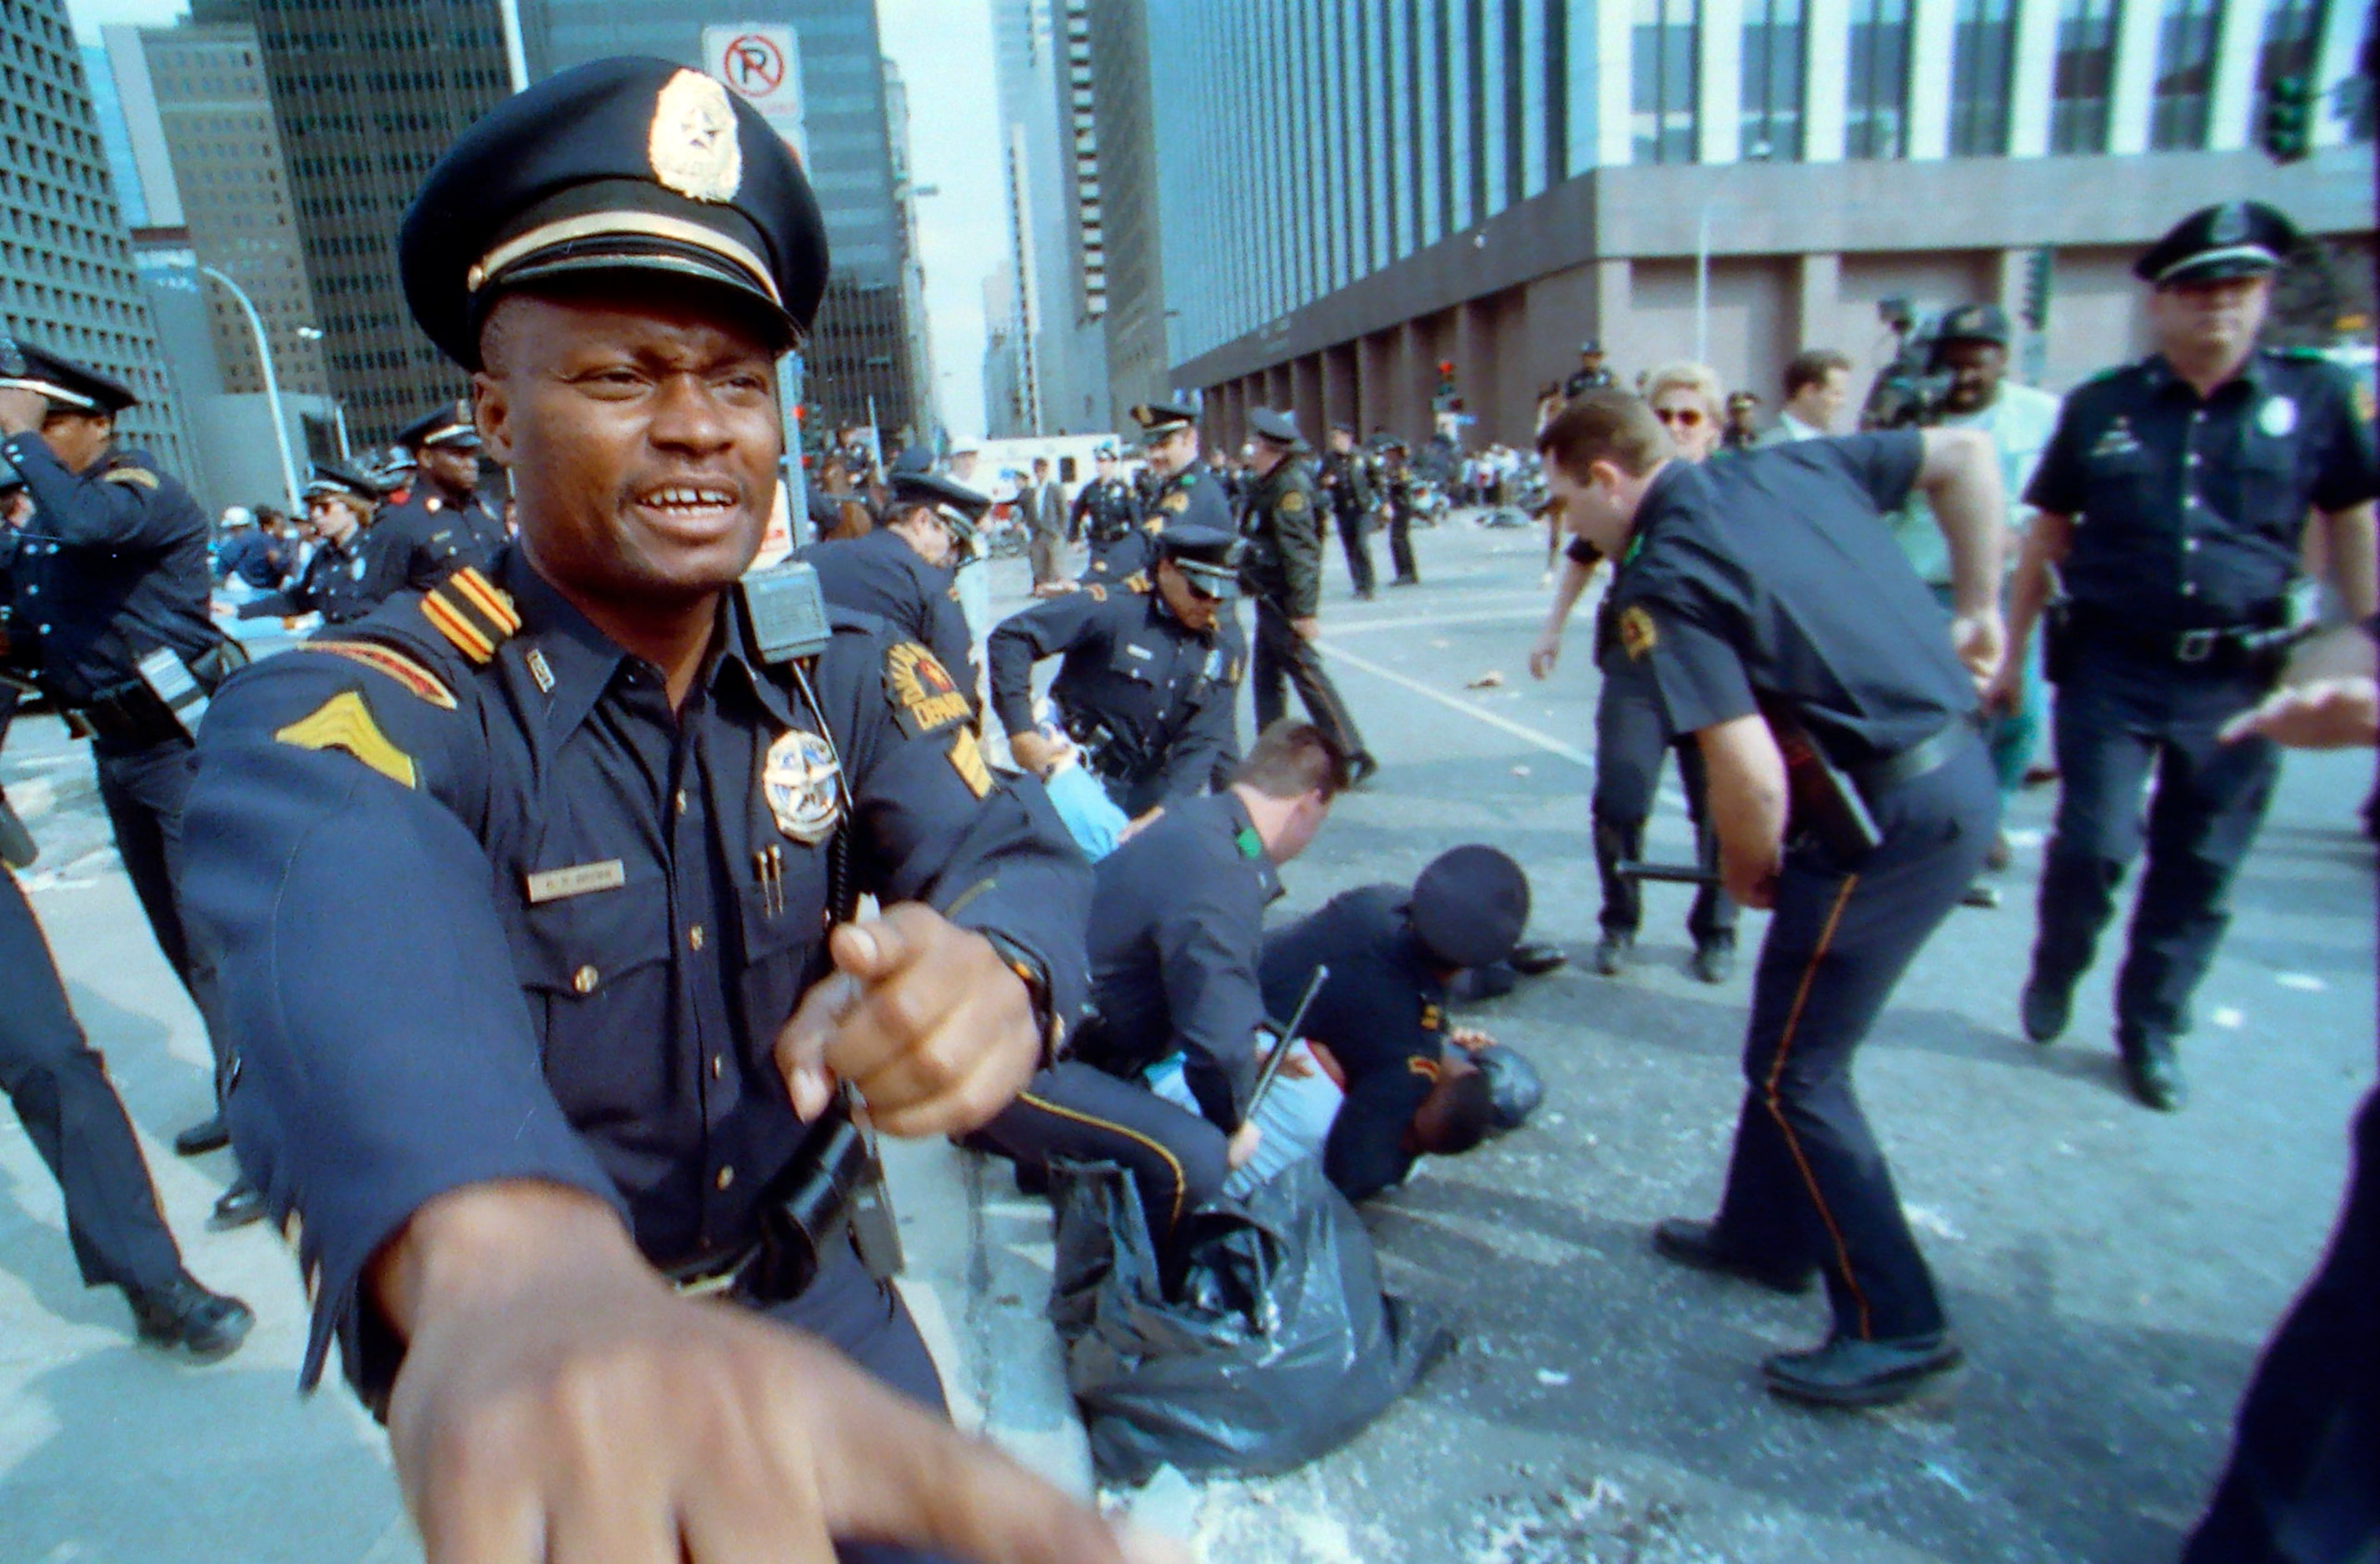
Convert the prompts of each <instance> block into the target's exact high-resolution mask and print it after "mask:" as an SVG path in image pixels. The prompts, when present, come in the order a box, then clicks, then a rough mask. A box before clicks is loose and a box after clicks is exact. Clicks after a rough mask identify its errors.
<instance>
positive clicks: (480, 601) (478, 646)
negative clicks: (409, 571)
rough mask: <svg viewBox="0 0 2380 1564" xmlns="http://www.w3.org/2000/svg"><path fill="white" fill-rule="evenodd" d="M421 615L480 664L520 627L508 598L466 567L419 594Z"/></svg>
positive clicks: (472, 568)
mask: <svg viewBox="0 0 2380 1564" xmlns="http://www.w3.org/2000/svg"><path fill="white" fill-rule="evenodd" d="M421 613H422V617H424V618H426V619H428V620H429V621H430V624H431V628H433V629H435V630H436V631H437V632H438V633H439V634H440V635H442V636H443V637H446V638H447V639H448V640H450V641H452V642H454V643H455V649H456V650H457V651H460V652H461V653H462V654H463V655H464V656H466V657H468V658H469V659H470V660H471V661H473V662H475V663H480V664H482V665H484V664H485V663H487V662H488V661H490V660H492V658H494V656H495V655H496V648H497V647H499V646H501V645H502V644H504V642H505V641H507V640H510V639H511V638H512V637H513V636H514V635H515V634H516V632H517V631H518V630H519V629H520V626H521V621H520V615H519V614H518V613H517V612H515V611H514V609H513V600H512V599H511V598H509V597H507V596H506V595H505V594H504V592H503V591H502V590H500V589H499V588H497V587H496V586H495V585H494V584H493V583H492V582H491V581H489V579H488V578H487V577H486V576H482V575H480V572H479V570H478V569H477V568H476V567H475V566H472V565H468V564H467V565H465V566H464V567H463V568H462V569H460V570H458V571H456V572H455V574H454V575H452V576H448V577H446V579H445V580H443V581H442V582H440V583H439V584H438V585H437V586H435V587H432V588H430V590H428V591H427V592H424V593H423V594H422V595H421Z"/></svg>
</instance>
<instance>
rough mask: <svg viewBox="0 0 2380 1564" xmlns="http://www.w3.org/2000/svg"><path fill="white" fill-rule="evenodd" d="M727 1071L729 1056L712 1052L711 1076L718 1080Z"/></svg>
mask: <svg viewBox="0 0 2380 1564" xmlns="http://www.w3.org/2000/svg"><path fill="white" fill-rule="evenodd" d="M726 1073H727V1056H726V1055H725V1054H723V1053H714V1054H712V1055H711V1056H710V1078H711V1079H712V1080H714V1081H716V1080H719V1079H721V1078H722V1077H723V1076H725V1075H726Z"/></svg>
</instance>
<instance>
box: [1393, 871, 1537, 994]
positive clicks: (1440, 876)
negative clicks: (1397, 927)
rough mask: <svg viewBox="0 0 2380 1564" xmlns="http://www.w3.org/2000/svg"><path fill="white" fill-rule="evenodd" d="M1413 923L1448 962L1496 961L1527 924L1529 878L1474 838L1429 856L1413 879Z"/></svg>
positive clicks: (1419, 935) (1429, 948)
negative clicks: (1423, 866)
mask: <svg viewBox="0 0 2380 1564" xmlns="http://www.w3.org/2000/svg"><path fill="white" fill-rule="evenodd" d="M1412 905H1413V927H1414V933H1415V936H1416V937H1417V938H1419V940H1421V942H1422V945H1423V947H1424V948H1425V949H1426V950H1427V951H1428V952H1429V953H1430V954H1431V955H1433V956H1435V957H1437V958H1438V959H1439V961H1441V962H1443V963H1444V964H1447V965H1448V966H1486V965H1488V964H1490V963H1493V962H1500V961H1502V960H1503V959H1504V958H1505V957H1506V956H1509V955H1511V954H1512V947H1513V946H1514V945H1517V944H1519V943H1520V940H1521V931H1522V930H1523V929H1524V928H1526V927H1528V925H1529V877H1528V876H1527V875H1525V874H1523V873H1522V872H1521V866H1520V865H1518V864H1516V863H1514V862H1513V861H1512V858H1511V857H1510V856H1509V855H1506V854H1503V853H1500V852H1499V851H1497V850H1496V849H1495V848H1493V847H1487V846H1482V845H1479V844H1477V843H1474V844H1472V845H1470V846H1467V847H1456V848H1452V849H1451V850H1449V851H1447V852H1444V853H1441V854H1439V855H1438V856H1437V857H1435V858H1433V859H1431V860H1430V863H1429V867H1427V868H1425V869H1423V870H1422V871H1421V878H1420V879H1416V880H1415V881H1414V888H1413V903H1412Z"/></svg>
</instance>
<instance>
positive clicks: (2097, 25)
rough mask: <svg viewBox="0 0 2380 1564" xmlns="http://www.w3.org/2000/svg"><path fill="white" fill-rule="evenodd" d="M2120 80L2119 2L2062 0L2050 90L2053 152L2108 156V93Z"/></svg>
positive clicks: (2050, 123)
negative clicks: (2117, 30)
mask: <svg viewBox="0 0 2380 1564" xmlns="http://www.w3.org/2000/svg"><path fill="white" fill-rule="evenodd" d="M2115 79H2116V0H2062V4H2060V6H2058V59H2057V64H2056V67H2054V71H2053V74H2052V76H2051V79H2050V88H2049V150H2050V151H2051V152H2106V151H2107V102H2108V92H2109V91H2110V89H2111V87H2112V86H2113V84H2114V82H2115Z"/></svg>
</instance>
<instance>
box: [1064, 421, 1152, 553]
mask: <svg viewBox="0 0 2380 1564" xmlns="http://www.w3.org/2000/svg"><path fill="white" fill-rule="evenodd" d="M1139 527H1140V501H1139V500H1138V498H1137V497H1135V495H1134V493H1133V491H1132V485H1131V484H1129V483H1127V482H1125V481H1124V479H1123V473H1122V471H1121V464H1120V463H1119V462H1118V460H1117V456H1116V448H1115V447H1114V446H1112V445H1108V444H1102V445H1100V446H1099V449H1098V450H1096V451H1093V452H1092V453H1091V481H1089V482H1088V483H1086V484H1084V485H1083V486H1082V488H1081V489H1079V490H1077V491H1075V508H1074V512H1073V514H1072V515H1070V516H1069V517H1068V519H1067V524H1066V538H1067V540H1068V541H1069V542H1072V541H1075V540H1078V539H1087V540H1088V541H1089V543H1090V548H1091V559H1090V564H1089V565H1088V566H1087V567H1086V569H1085V570H1084V572H1083V579H1084V580H1085V581H1102V582H1107V581H1121V580H1123V579H1124V578H1125V577H1126V576H1130V575H1131V574H1132V572H1131V571H1129V570H1117V569H1116V568H1115V567H1114V562H1113V561H1112V559H1111V557H1110V556H1111V555H1112V554H1113V553H1114V552H1115V551H1116V549H1117V547H1118V546H1119V545H1123V544H1124V543H1125V542H1126V540H1128V539H1130V538H1131V537H1132V535H1133V534H1134V533H1135V532H1136V531H1137V530H1138V529H1139Z"/></svg>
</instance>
